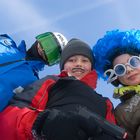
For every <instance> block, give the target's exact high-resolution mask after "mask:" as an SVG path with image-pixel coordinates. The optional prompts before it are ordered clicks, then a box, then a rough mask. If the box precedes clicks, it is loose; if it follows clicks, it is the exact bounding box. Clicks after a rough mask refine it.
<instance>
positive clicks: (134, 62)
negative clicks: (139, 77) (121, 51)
mask: <svg viewBox="0 0 140 140" xmlns="http://www.w3.org/2000/svg"><path fill="white" fill-rule="evenodd" d="M129 64H130V66H131V67H132V68H137V67H139V66H140V58H139V57H137V56H133V57H131V58H130V60H129Z"/></svg>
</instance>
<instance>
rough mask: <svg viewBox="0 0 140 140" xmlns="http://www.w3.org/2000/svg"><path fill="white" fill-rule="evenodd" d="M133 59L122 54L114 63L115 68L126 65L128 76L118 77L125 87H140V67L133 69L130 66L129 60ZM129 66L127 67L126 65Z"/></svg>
mask: <svg viewBox="0 0 140 140" xmlns="http://www.w3.org/2000/svg"><path fill="white" fill-rule="evenodd" d="M131 57H132V55H129V54H122V55H119V56H117V57H116V58H115V59H114V61H113V66H115V65H117V64H124V65H125V67H126V74H125V75H124V76H118V80H119V81H120V82H121V83H122V84H124V85H138V84H140V67H138V68H132V67H130V65H128V64H127V63H128V60H129V59H130V58H131ZM126 64H127V65H126Z"/></svg>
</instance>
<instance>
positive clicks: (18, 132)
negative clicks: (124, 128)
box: [0, 71, 115, 140]
mask: <svg viewBox="0 0 140 140" xmlns="http://www.w3.org/2000/svg"><path fill="white" fill-rule="evenodd" d="M65 76H67V74H66V73H65V72H62V73H61V74H60V75H59V76H58V77H65ZM44 79H45V80H38V81H36V82H35V83H33V84H32V85H30V86H29V87H28V88H27V90H26V89H25V92H23V93H19V95H17V96H15V97H14V99H13V100H12V101H11V105H9V106H8V107H7V108H6V109H5V110H4V111H3V112H2V113H0V138H1V139H3V140H32V139H33V136H32V125H33V123H34V121H35V119H36V117H37V115H38V113H39V112H40V111H43V110H44V109H45V107H46V104H47V102H48V92H49V89H50V88H51V87H52V86H53V85H54V84H55V82H56V79H52V78H49V79H48V77H47V78H44ZM46 79H47V80H46ZM81 81H82V82H84V83H86V84H87V85H89V86H90V87H92V88H93V89H95V88H96V81H97V74H96V72H95V71H92V72H91V73H89V74H87V75H86V76H85V77H84V78H83V79H81ZM31 87H32V88H31ZM106 106H107V110H106V119H107V120H108V121H110V122H112V123H115V118H114V114H113V113H112V109H113V107H112V103H111V102H110V100H109V99H107V100H106Z"/></svg>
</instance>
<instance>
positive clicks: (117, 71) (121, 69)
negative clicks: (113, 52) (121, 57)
mask: <svg viewBox="0 0 140 140" xmlns="http://www.w3.org/2000/svg"><path fill="white" fill-rule="evenodd" d="M114 71H115V74H116V75H117V76H122V75H124V74H125V71H126V68H125V65H123V64H118V65H116V66H115V67H114Z"/></svg>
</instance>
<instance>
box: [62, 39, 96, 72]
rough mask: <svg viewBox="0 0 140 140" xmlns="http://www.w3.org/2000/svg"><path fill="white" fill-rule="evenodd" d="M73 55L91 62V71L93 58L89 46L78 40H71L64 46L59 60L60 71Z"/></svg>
mask: <svg viewBox="0 0 140 140" xmlns="http://www.w3.org/2000/svg"><path fill="white" fill-rule="evenodd" d="M74 55H83V56H85V57H87V58H89V60H90V61H91V64H92V69H93V68H94V56H93V53H92V50H91V48H90V46H89V45H88V44H87V43H85V42H83V41H81V40H80V39H76V38H73V39H71V40H70V41H69V42H68V43H67V45H66V46H65V48H64V50H63V51H62V53H61V59H60V70H61V71H62V70H63V69H64V64H65V62H66V61H67V60H68V59H69V58H70V57H71V56H74Z"/></svg>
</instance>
